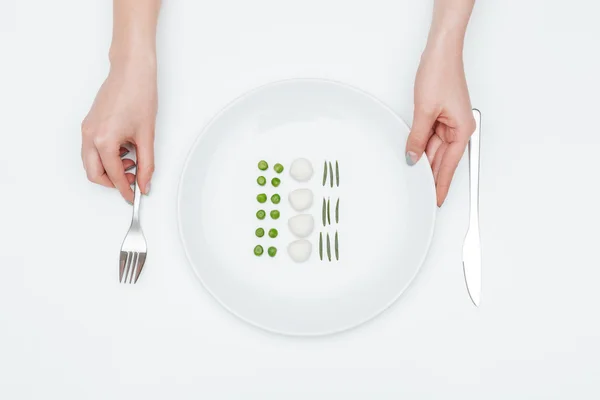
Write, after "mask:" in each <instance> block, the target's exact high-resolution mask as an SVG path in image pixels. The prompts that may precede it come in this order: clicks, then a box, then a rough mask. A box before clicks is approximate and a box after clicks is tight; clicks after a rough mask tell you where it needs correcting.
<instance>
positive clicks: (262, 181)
mask: <svg viewBox="0 0 600 400" xmlns="http://www.w3.org/2000/svg"><path fill="white" fill-rule="evenodd" d="M256 183H258V184H259V185H260V186H265V183H267V178H265V177H264V176H259V177H258V178H257V179H256Z"/></svg>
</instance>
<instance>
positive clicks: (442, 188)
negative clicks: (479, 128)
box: [435, 142, 467, 207]
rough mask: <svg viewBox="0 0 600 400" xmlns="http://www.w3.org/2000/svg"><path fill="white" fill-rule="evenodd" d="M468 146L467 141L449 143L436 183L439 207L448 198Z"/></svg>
mask: <svg viewBox="0 0 600 400" xmlns="http://www.w3.org/2000/svg"><path fill="white" fill-rule="evenodd" d="M466 147H467V142H464V143H463V142H452V143H450V144H448V148H447V149H446V151H445V153H444V156H443V158H442V161H441V164H440V170H439V172H438V176H437V184H436V185H435V189H436V192H437V204H438V207H441V206H442V203H444V200H446V196H447V195H448V191H449V190H450V183H451V182H452V178H453V177H454V172H455V171H456V167H458V163H459V162H460V159H461V158H462V156H463V154H464V153H465V148H466Z"/></svg>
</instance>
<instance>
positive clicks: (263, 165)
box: [258, 160, 269, 171]
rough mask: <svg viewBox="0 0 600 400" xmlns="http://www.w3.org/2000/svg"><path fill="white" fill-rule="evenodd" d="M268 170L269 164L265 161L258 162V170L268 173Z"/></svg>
mask: <svg viewBox="0 0 600 400" xmlns="http://www.w3.org/2000/svg"><path fill="white" fill-rule="evenodd" d="M267 168H269V164H267V162H266V161H265V160H260V161H259V162H258V169H260V170H261V171H266V170H267Z"/></svg>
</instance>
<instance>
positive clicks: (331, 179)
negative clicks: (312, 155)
mask: <svg viewBox="0 0 600 400" xmlns="http://www.w3.org/2000/svg"><path fill="white" fill-rule="evenodd" d="M329 178H330V179H329V184H330V186H331V187H333V166H332V165H331V161H329Z"/></svg>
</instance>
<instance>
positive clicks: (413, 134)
mask: <svg viewBox="0 0 600 400" xmlns="http://www.w3.org/2000/svg"><path fill="white" fill-rule="evenodd" d="M436 118H437V115H436V114H435V113H434V112H427V111H422V110H418V109H417V107H415V114H414V117H413V126H412V129H411V130H410V135H408V140H407V142H406V163H407V164H408V165H415V164H416V163H417V161H419V159H420V158H421V156H422V155H423V152H424V151H425V148H426V147H427V143H428V142H429V138H430V137H431V135H432V134H433V131H432V130H431V128H432V127H433V124H434V123H435V120H436Z"/></svg>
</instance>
